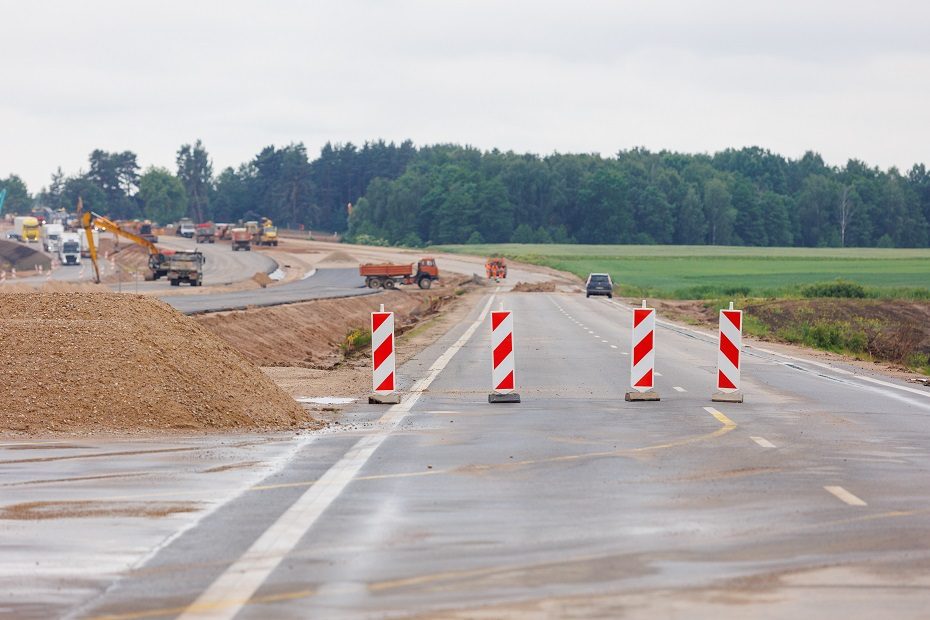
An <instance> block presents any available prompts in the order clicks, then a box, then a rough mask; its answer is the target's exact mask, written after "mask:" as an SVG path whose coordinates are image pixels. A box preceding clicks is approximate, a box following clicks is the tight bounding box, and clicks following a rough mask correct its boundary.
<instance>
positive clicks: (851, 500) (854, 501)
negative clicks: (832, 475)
mask: <svg viewBox="0 0 930 620" xmlns="http://www.w3.org/2000/svg"><path fill="white" fill-rule="evenodd" d="M824 490H825V491H826V492H827V493H832V494H833V495H835V496H836V497H837V498H838V499H839V500H840V501H843V502H846V503H847V504H849V505H850V506H868V504H866V503H865V502H864V501H862V499H860V498H858V497H856V496H855V495H853V494H852V493H850V492H849V491H847V490H846V489H844V488H843V487H838V486H826V487H824Z"/></svg>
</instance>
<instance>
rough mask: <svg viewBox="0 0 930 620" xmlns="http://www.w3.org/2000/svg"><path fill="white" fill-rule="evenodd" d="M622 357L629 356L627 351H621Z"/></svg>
mask: <svg viewBox="0 0 930 620" xmlns="http://www.w3.org/2000/svg"><path fill="white" fill-rule="evenodd" d="M620 355H629V353H628V352H627V351H620Z"/></svg>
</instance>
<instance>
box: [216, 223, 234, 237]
mask: <svg viewBox="0 0 930 620" xmlns="http://www.w3.org/2000/svg"><path fill="white" fill-rule="evenodd" d="M215 226H216V232H215V233H214V237H216V238H217V239H219V240H220V241H225V240H227V239H229V235H230V231H231V230H232V224H220V223H217V224H216V225H215Z"/></svg>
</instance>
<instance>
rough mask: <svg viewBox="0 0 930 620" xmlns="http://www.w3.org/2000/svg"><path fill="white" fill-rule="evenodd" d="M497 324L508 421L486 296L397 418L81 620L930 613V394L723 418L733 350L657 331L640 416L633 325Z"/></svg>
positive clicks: (433, 350)
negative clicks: (504, 349)
mask: <svg viewBox="0 0 930 620" xmlns="http://www.w3.org/2000/svg"><path fill="white" fill-rule="evenodd" d="M500 301H503V302H504V306H505V308H506V309H507V310H510V311H512V312H513V317H514V346H515V349H514V361H515V365H516V369H517V371H516V377H517V385H516V389H517V390H519V392H520V394H521V397H522V403H519V404H508V405H501V404H493V405H492V404H488V402H487V394H488V391H489V390H490V389H491V371H490V359H491V348H490V347H491V329H490V325H489V324H488V322H489V319H488V318H487V316H486V314H487V311H488V309H489V308H490V304H491V296H490V295H489V296H487V297H486V298H485V300H484V301H483V302H482V303H481V304H479V306H478V307H476V308H475V310H474V311H473V313H472V315H471V317H470V318H469V319H468V320H467V321H464V322H462V323H461V324H460V325H458V326H457V327H455V328H454V329H452V330H451V331H450V332H449V333H448V334H446V336H444V337H443V338H441V339H439V340H438V341H437V342H436V343H435V344H434V345H433V346H431V347H430V348H428V349H426V350H425V351H423V352H422V353H421V354H420V355H418V356H416V357H415V358H413V359H412V360H411V361H410V362H408V363H407V364H405V365H403V366H402V367H400V368H399V369H398V380H399V383H400V385H399V388H400V391H401V392H402V393H404V400H403V401H402V403H401V404H400V405H396V406H394V407H391V408H387V409H385V408H384V407H383V406H382V407H379V406H375V405H359V406H358V407H356V408H355V409H353V410H351V412H350V413H349V414H348V415H349V418H347V420H346V421H347V422H348V421H351V422H353V424H352V429H353V430H351V431H349V432H342V433H332V432H329V433H321V434H319V435H316V436H315V438H314V439H313V441H312V442H309V443H306V444H304V445H302V446H301V447H300V448H299V449H297V450H295V452H294V455H293V457H292V458H291V459H290V460H289V461H288V462H287V463H286V464H285V465H283V466H281V467H280V468H278V469H276V470H275V472H274V473H273V474H271V475H269V476H268V477H267V478H266V479H264V480H262V481H261V482H259V483H257V484H255V485H253V486H251V487H249V488H248V489H247V490H246V491H244V492H243V493H242V494H241V495H239V496H238V497H236V498H234V499H232V500H230V501H228V502H226V503H225V504H223V505H222V506H220V507H218V508H217V509H215V510H214V511H213V512H211V513H210V514H209V515H207V516H206V517H205V518H203V519H202V520H201V521H200V522H199V523H198V524H197V526H196V527H192V528H191V529H189V530H187V531H185V532H183V533H182V534H180V535H179V536H177V537H176V538H175V539H173V540H172V541H170V542H169V543H168V544H166V545H165V546H164V547H163V548H162V549H161V550H160V551H159V552H158V553H156V554H155V555H154V557H152V558H151V559H150V560H148V561H147V562H146V563H145V564H144V565H141V566H139V567H137V568H135V569H133V570H130V571H128V572H126V573H125V574H124V575H123V578H122V579H121V580H120V581H118V582H117V583H116V584H115V585H114V586H113V587H112V588H110V589H109V590H108V591H107V592H106V593H105V594H104V595H102V596H101V597H99V598H97V599H95V600H94V601H93V602H92V603H91V604H89V605H88V606H86V607H84V608H82V609H81V616H82V617H83V616H87V617H93V618H110V619H114V618H123V619H129V618H151V617H177V616H181V617H184V618H231V617H235V618H239V619H259V618H269V617H275V618H279V617H295V618H297V617H325V618H355V617H385V616H394V615H404V616H407V615H410V616H416V615H418V614H419V615H420V616H423V617H436V616H439V617H453V618H459V617H461V618H466V617H476V616H482V617H504V616H514V615H521V614H522V615H523V616H525V617H538V616H542V615H548V616H553V617H561V616H565V615H567V614H568V613H569V612H571V613H573V614H575V615H581V616H584V615H587V616H592V617H617V616H620V615H624V614H632V615H637V616H641V617H656V615H657V614H658V616H659V617H663V616H666V615H669V614H670V613H672V612H674V611H675V610H678V611H680V610H682V609H687V610H688V613H689V617H708V618H711V617H719V616H720V614H721V613H729V614H731V615H736V616H739V614H742V613H750V612H751V611H756V610H758V609H763V608H764V609H765V610H766V611H767V612H769V615H772V616H773V617H775V616H786V615H789V614H794V615H796V613H795V612H796V611H797V610H798V609H808V610H811V609H830V610H832V612H833V613H834V615H842V616H843V617H846V618H857V617H876V616H877V615H882V614H891V615H894V616H896V617H917V616H919V614H920V613H922V612H923V610H924V608H925V600H926V589H925V586H921V585H920V584H921V583H923V582H922V581H921V580H922V579H925V578H926V577H927V569H926V567H927V566H928V565H930V542H928V541H930V487H928V486H927V485H926V484H925V481H926V472H927V470H928V469H930V450H928V449H927V447H926V446H928V445H930V424H928V416H930V398H927V396H926V393H924V392H915V393H910V392H907V391H902V390H900V389H897V387H888V386H884V385H878V384H873V383H870V382H861V381H858V380H853V379H852V378H849V377H847V378H845V379H844V378H843V377H839V378H837V377H836V376H835V373H831V372H827V371H826V370H825V369H819V368H817V367H816V366H807V365H805V364H802V363H800V362H797V363H792V365H788V364H786V363H785V361H784V360H782V359H779V358H777V357H775V356H771V355H767V354H764V355H755V354H753V355H746V356H745V359H744V360H743V369H742V371H743V376H742V391H743V392H744V393H745V396H746V402H744V403H742V404H736V403H713V404H712V403H711V402H710V397H711V394H712V393H713V391H714V390H715V372H716V354H717V350H716V343H715V342H714V341H713V339H712V338H707V337H703V336H700V335H698V334H694V333H691V332H689V331H687V330H686V329H678V328H670V327H667V326H665V325H664V324H663V322H662V321H661V320H660V321H659V322H658V326H657V330H656V335H655V377H656V386H655V387H656V389H657V390H658V391H659V392H661V393H662V398H663V400H662V401H661V402H626V401H624V391H625V390H626V383H627V379H628V376H629V363H630V362H629V357H628V356H629V354H630V350H629V347H630V341H631V333H630V324H631V322H630V320H629V317H630V315H629V310H628V309H626V308H623V307H621V306H620V305H618V304H614V303H610V302H608V301H607V300H595V299H590V300H589V299H585V298H584V297H583V296H581V295H577V294H575V295H570V294H512V293H511V294H501V293H498V294H497V295H496V298H495V300H494V308H495V309H496V308H497V307H498V306H497V304H498V303H499V302H500ZM819 586H823V587H819ZM659 593H661V595H658V594H659ZM733 605H738V607H737V608H735V609H736V611H734V607H733ZM752 606H757V607H752ZM799 606H800V607H799Z"/></svg>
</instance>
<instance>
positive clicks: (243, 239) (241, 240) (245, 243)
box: [230, 228, 252, 252]
mask: <svg viewBox="0 0 930 620" xmlns="http://www.w3.org/2000/svg"><path fill="white" fill-rule="evenodd" d="M230 236H231V238H232V249H233V252H238V251H239V250H245V251H246V252H249V251H251V250H252V233H250V232H249V229H248V228H233V229H232V232H231V233H230Z"/></svg>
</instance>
